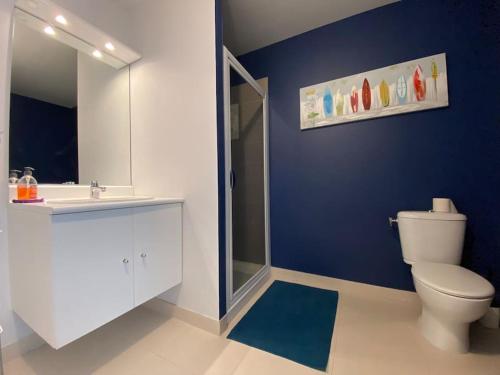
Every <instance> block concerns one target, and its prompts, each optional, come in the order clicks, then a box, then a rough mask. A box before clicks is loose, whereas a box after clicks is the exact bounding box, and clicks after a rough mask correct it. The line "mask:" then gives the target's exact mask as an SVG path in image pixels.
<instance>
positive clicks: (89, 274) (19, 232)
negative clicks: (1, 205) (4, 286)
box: [9, 202, 182, 349]
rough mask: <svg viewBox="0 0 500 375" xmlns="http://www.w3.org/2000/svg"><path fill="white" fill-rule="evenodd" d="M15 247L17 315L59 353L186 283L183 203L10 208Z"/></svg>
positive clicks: (11, 255)
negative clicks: (82, 209) (90, 208)
mask: <svg viewBox="0 0 500 375" xmlns="http://www.w3.org/2000/svg"><path fill="white" fill-rule="evenodd" d="M150 203H152V202H150ZM66 211H68V210H66ZM69 211H71V210H69ZM9 245H10V246H9V258H10V266H11V268H10V270H11V292H12V303H13V306H14V310H15V311H16V313H17V314H18V315H19V316H20V317H21V318H22V319H23V320H24V321H25V322H26V323H27V324H28V325H29V326H31V327H32V328H33V329H34V330H35V332H37V333H38V334H39V335H40V336H41V337H42V338H43V339H45V340H46V341H47V342H48V343H49V344H50V345H51V346H52V347H54V348H56V349H58V348H60V347H62V346H64V345H66V344H68V343H69V342H71V341H73V340H75V339H77V338H79V337H81V336H83V335H85V334H87V333H89V332H90V331H92V330H94V329H96V328H98V327H100V326H102V325H104V324H105V323H107V322H109V321H111V320H113V319H114V318H116V317H118V316H120V315H122V314H123V313H125V312H127V311H129V310H131V309H133V308H134V307H135V306H138V305H140V304H142V303H144V302H146V301H147V300H149V299H151V298H153V297H155V296H157V295H158V294H160V293H162V292H165V291H166V290H168V289H170V288H172V287H173V286H175V285H177V284H179V283H180V282H181V280H182V204H181V203H169V204H149V205H144V206H142V205H140V204H138V203H136V204H135V206H133V207H124V208H118V209H116V208H114V209H103V210H93V211H88V212H69V213H57V212H51V213H45V212H42V211H41V210H39V211H37V210H36V209H31V210H30V209H29V208H26V209H22V208H21V207H18V206H14V205H12V204H11V206H10V207H9Z"/></svg>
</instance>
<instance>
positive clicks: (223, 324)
mask: <svg viewBox="0 0 500 375" xmlns="http://www.w3.org/2000/svg"><path fill="white" fill-rule="evenodd" d="M270 278H271V270H270V269H269V271H268V272H266V273H265V274H264V275H263V276H262V277H261V278H260V279H259V280H258V281H257V282H256V283H255V285H254V286H253V287H252V288H251V289H249V290H248V291H247V293H245V295H243V296H242V297H241V299H240V300H239V301H238V302H237V303H236V304H235V305H233V306H232V307H231V308H230V309H229V311H228V312H227V313H226V315H224V316H223V317H222V319H221V320H220V334H222V333H224V332H225V331H226V330H227V328H228V327H229V325H230V324H231V322H232V321H233V320H234V319H235V318H236V316H237V315H238V314H239V312H240V311H241V310H243V308H245V306H247V305H248V303H249V302H250V300H251V299H252V298H253V297H254V295H255V293H257V292H258V291H259V290H260V289H261V288H262V286H264V285H265V284H266V283H267V282H268V281H269V279H270Z"/></svg>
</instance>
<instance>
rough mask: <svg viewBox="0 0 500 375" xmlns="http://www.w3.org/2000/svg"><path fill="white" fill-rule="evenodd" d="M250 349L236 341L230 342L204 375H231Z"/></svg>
mask: <svg viewBox="0 0 500 375" xmlns="http://www.w3.org/2000/svg"><path fill="white" fill-rule="evenodd" d="M249 351H250V347H249V346H246V345H243V344H240V343H239V342H236V341H230V342H229V344H228V345H227V346H226V348H225V349H224V350H223V351H222V353H221V355H220V356H219V357H218V358H217V360H216V361H215V362H214V363H213V364H212V366H211V367H210V368H209V369H208V371H207V372H205V374H204V375H231V374H233V373H234V371H236V368H237V367H238V366H239V365H240V363H241V362H242V361H243V359H244V358H245V356H246V355H247V353H248V352H249Z"/></svg>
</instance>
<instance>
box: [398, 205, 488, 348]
mask: <svg viewBox="0 0 500 375" xmlns="http://www.w3.org/2000/svg"><path fill="white" fill-rule="evenodd" d="M466 221H467V218H466V217H465V215H462V214H459V213H444V212H420V211H402V212H399V213H398V227H399V234H400V239H401V247H402V250H403V259H404V261H405V262H406V263H408V264H411V265H412V269H411V273H412V275H413V282H414V284H415V289H416V291H417V294H418V295H419V297H420V299H421V300H422V313H421V315H420V318H419V322H418V324H419V328H420V331H421V332H422V334H423V335H424V337H425V338H426V339H427V340H428V341H429V342H430V343H432V344H433V345H434V346H436V347H438V348H441V349H444V350H448V351H453V352H460V353H465V352H467V351H468V350H469V325H470V323H472V322H474V321H476V320H478V319H480V318H481V317H482V316H483V315H484V314H485V313H486V311H487V310H488V307H489V306H490V303H491V301H492V299H493V295H494V293H495V289H494V288H493V285H491V284H490V283H489V282H488V281H487V280H486V279H484V278H483V277H481V276H479V275H478V274H476V273H474V272H472V271H470V270H468V269H466V268H463V267H460V266H459V264H460V261H461V258H462V248H463V242H464V235H465V224H466Z"/></svg>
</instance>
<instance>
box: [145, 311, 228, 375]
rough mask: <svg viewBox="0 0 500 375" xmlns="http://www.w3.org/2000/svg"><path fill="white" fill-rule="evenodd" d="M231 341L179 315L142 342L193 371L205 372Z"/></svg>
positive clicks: (183, 367) (155, 351)
mask: <svg viewBox="0 0 500 375" xmlns="http://www.w3.org/2000/svg"><path fill="white" fill-rule="evenodd" d="M228 344H229V341H228V340H226V339H225V338H223V337H220V336H216V335H214V334H211V333H208V332H206V331H203V330H201V329H199V328H196V327H193V326H190V325H189V324H187V323H184V322H182V321H180V320H178V319H171V320H169V321H167V322H166V323H164V324H163V325H162V326H160V327H158V328H157V329H156V330H155V331H154V332H152V333H151V334H149V335H148V336H146V337H145V338H144V339H143V340H141V342H140V343H138V345H139V346H140V347H141V348H144V349H146V350H148V351H151V352H152V353H155V354H157V355H159V356H161V357H163V358H165V359H167V360H169V361H170V362H172V363H174V364H175V365H177V366H179V367H180V368H182V369H185V370H188V371H190V372H192V373H193V374H203V373H205V372H206V371H207V370H208V369H209V368H210V367H211V366H212V365H213V363H214V362H215V361H216V360H217V358H218V357H219V356H220V355H221V354H222V352H223V351H224V349H225V348H226V346H227V345H228Z"/></svg>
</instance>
